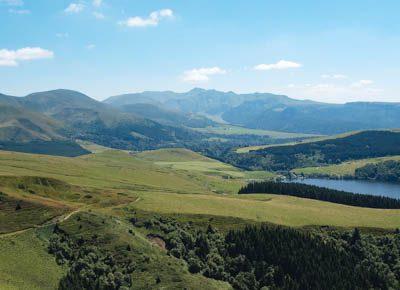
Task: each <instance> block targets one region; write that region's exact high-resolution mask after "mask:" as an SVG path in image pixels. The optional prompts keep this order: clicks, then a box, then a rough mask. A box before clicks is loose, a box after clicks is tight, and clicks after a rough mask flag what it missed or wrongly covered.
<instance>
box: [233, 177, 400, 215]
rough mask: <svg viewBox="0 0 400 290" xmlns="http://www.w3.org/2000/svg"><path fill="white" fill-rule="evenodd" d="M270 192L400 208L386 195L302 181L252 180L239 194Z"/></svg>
mask: <svg viewBox="0 0 400 290" xmlns="http://www.w3.org/2000/svg"><path fill="white" fill-rule="evenodd" d="M251 193H270V194H279V195H290V196H296V197H302V198H310V199H316V200H322V201H328V202H333V203H339V204H345V205H352V206H359V207H369V208H384V209H399V208H400V200H399V199H395V198H390V197H386V196H376V195H368V194H358V193H351V192H346V191H340V190H335V189H330V188H325V187H319V186H315V185H308V184H302V183H286V182H274V181H262V182H251V183H248V184H247V185H245V186H244V187H242V188H241V189H240V190H239V194H251Z"/></svg>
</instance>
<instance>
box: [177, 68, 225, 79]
mask: <svg viewBox="0 0 400 290" xmlns="http://www.w3.org/2000/svg"><path fill="white" fill-rule="evenodd" d="M221 74H226V70H224V69H221V68H220V67H217V66H215V67H204V68H195V69H192V70H188V71H185V72H184V74H183V80H184V81H185V82H207V81H209V80H210V76H211V75H221Z"/></svg>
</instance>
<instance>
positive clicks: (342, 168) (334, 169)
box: [293, 156, 400, 177]
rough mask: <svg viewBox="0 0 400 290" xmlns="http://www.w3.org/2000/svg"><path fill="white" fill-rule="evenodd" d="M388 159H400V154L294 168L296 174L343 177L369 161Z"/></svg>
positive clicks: (350, 174)
mask: <svg viewBox="0 0 400 290" xmlns="http://www.w3.org/2000/svg"><path fill="white" fill-rule="evenodd" d="M386 160H397V161H399V160H400V156H389V157H379V158H369V159H361V160H354V161H348V162H343V163H340V164H337V165H329V166H319V167H305V168H297V169H294V170H293V172H294V173H296V174H303V175H305V176H307V175H311V176H312V175H314V176H315V175H326V176H328V175H329V176H332V177H342V176H345V175H347V176H353V175H354V174H355V170H356V169H357V168H360V167H362V166H364V165H366V164H368V163H378V162H382V161H386Z"/></svg>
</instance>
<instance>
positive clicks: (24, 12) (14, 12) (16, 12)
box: [8, 9, 31, 15]
mask: <svg viewBox="0 0 400 290" xmlns="http://www.w3.org/2000/svg"><path fill="white" fill-rule="evenodd" d="M8 13H12V14H19V15H26V14H31V11H30V10H28V9H8Z"/></svg>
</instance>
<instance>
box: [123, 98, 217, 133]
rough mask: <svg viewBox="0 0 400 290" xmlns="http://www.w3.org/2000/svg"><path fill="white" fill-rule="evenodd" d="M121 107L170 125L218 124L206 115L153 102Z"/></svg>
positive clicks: (201, 126)
mask: <svg viewBox="0 0 400 290" xmlns="http://www.w3.org/2000/svg"><path fill="white" fill-rule="evenodd" d="M161 106H162V105H161ZM119 109H120V110H121V111H123V112H126V113H133V114H135V115H138V116H142V117H144V118H147V119H150V120H153V121H156V122H159V123H161V124H165V125H170V126H177V125H183V126H186V127H192V128H203V127H206V126H212V125H216V123H215V122H213V121H211V120H210V119H208V118H206V117H204V116H201V115H196V114H191V113H184V112H180V111H176V110H169V109H164V108H162V107H160V106H159V105H153V104H144V103H138V104H130V105H123V106H121V107H119Z"/></svg>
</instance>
